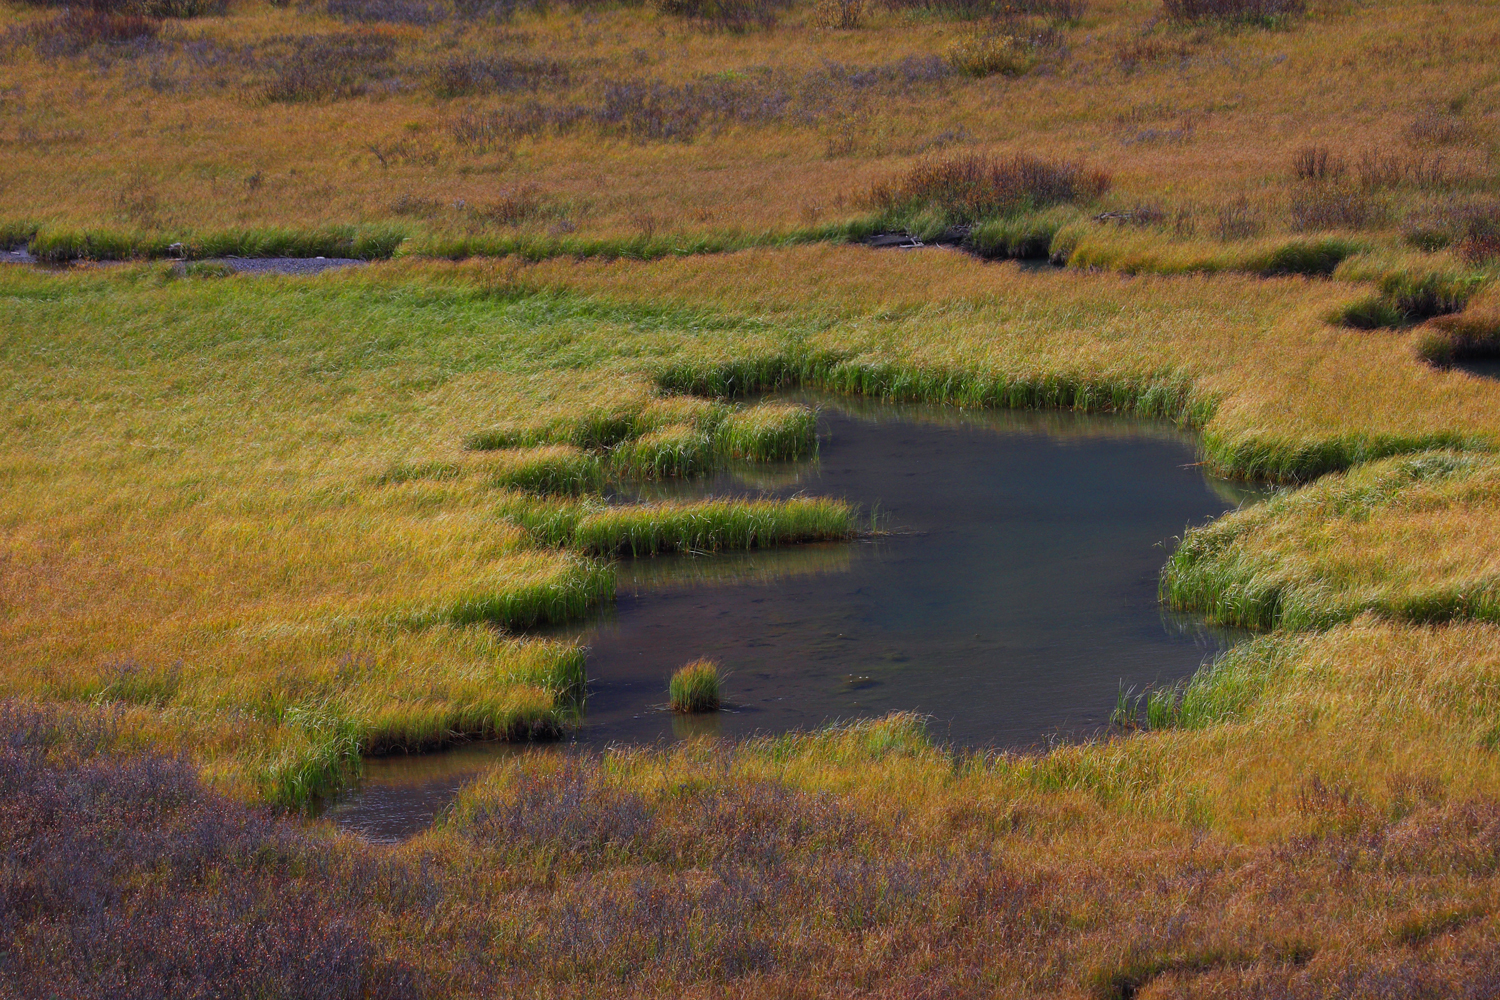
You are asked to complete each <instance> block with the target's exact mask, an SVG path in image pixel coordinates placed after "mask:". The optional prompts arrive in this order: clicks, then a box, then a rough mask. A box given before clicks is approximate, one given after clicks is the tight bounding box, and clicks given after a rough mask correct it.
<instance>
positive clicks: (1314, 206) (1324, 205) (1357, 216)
mask: <svg viewBox="0 0 1500 1000" xmlns="http://www.w3.org/2000/svg"><path fill="white" fill-rule="evenodd" d="M1373 211H1374V210H1373V207H1372V206H1371V204H1370V199H1369V196H1368V195H1366V194H1365V193H1364V192H1362V191H1359V190H1353V189H1349V188H1343V187H1333V186H1324V185H1309V186H1306V187H1303V188H1300V189H1299V190H1297V191H1294V192H1293V193H1292V201H1291V213H1292V225H1293V226H1294V227H1295V228H1297V229H1362V228H1364V226H1365V225H1367V224H1368V223H1369V221H1370V218H1371V216H1372V214H1373Z"/></svg>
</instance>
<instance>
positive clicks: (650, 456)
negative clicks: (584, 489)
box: [610, 424, 714, 479]
mask: <svg viewBox="0 0 1500 1000" xmlns="http://www.w3.org/2000/svg"><path fill="white" fill-rule="evenodd" d="M610 463H611V466H612V468H613V469H614V471H615V472H617V473H619V474H620V475H623V476H632V477H635V478H639V479H666V478H669V477H673V476H689V475H693V474H695V473H700V472H706V471H708V470H709V469H711V468H713V465H714V452H713V443H712V441H711V440H710V438H709V436H708V435H707V434H705V433H703V432H702V431H700V430H699V429H698V428H696V427H694V426H692V425H691V424H672V425H669V426H667V427H663V428H661V429H660V430H654V431H651V432H650V433H648V434H642V435H641V436H640V437H638V438H633V439H632V440H629V441H625V442H622V443H621V444H620V445H619V446H618V447H616V448H615V449H614V451H613V452H611V454H610Z"/></svg>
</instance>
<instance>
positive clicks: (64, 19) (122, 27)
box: [20, 8, 161, 59]
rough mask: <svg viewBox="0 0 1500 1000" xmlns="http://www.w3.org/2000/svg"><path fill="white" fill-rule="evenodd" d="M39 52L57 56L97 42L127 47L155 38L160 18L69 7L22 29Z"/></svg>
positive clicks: (76, 51) (45, 55) (66, 54)
mask: <svg viewBox="0 0 1500 1000" xmlns="http://www.w3.org/2000/svg"><path fill="white" fill-rule="evenodd" d="M20 34H21V35H22V37H23V40H24V42H27V43H29V44H31V45H33V46H35V48H36V52H37V55H39V56H42V57H43V58H50V59H56V58H61V57H64V56H76V55H79V54H81V53H83V52H86V51H88V50H89V49H92V48H95V47H96V46H103V47H106V48H110V49H124V48H129V47H131V46H140V45H142V44H143V43H149V42H152V41H154V40H155V39H156V38H157V36H158V35H160V34H161V22H160V21H155V20H152V19H151V18H147V17H142V16H141V15H139V14H114V13H109V12H106V11H99V10H90V9H88V8H69V9H67V10H65V11H63V12H62V13H61V14H59V15H57V16H56V17H54V18H52V19H51V20H50V21H43V22H41V23H39V24H34V25H31V26H29V27H28V28H27V29H26V30H25V31H24V32H21V33H20Z"/></svg>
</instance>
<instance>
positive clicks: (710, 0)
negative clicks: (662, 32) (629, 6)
mask: <svg viewBox="0 0 1500 1000" xmlns="http://www.w3.org/2000/svg"><path fill="white" fill-rule="evenodd" d="M791 6H792V0H656V9H657V10H658V11H660V12H661V13H663V14H667V15H669V16H671V17H681V18H685V19H687V20H690V21H695V22H697V23H699V24H701V25H704V26H705V27H709V28H713V29H716V30H720V31H728V32H731V33H733V34H743V33H744V32H747V31H755V30H757V29H759V30H766V29H769V28H774V27H775V26H776V22H777V21H778V20H780V18H781V15H782V14H784V13H785V12H786V11H787V10H789V9H791Z"/></svg>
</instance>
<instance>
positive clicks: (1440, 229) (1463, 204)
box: [1402, 198, 1500, 263]
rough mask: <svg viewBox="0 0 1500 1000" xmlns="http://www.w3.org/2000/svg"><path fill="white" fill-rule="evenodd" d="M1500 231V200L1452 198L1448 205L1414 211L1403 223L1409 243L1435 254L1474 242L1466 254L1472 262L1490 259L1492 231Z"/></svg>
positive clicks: (1403, 229) (1403, 231) (1464, 253)
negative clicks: (1489, 250)
mask: <svg viewBox="0 0 1500 1000" xmlns="http://www.w3.org/2000/svg"><path fill="white" fill-rule="evenodd" d="M1497 230H1500V202H1496V201H1491V200H1487V199H1485V200H1477V201H1476V200H1460V199H1453V198H1450V199H1448V200H1447V202H1446V203H1445V204H1441V205H1438V206H1436V207H1434V208H1431V209H1428V210H1425V211H1422V212H1417V213H1414V214H1412V215H1410V216H1408V217H1407V219H1406V221H1405V222H1404V223H1403V224H1402V233H1403V235H1404V237H1405V239H1406V242H1407V243H1409V244H1411V245H1412V246H1414V247H1416V248H1417V249H1419V250H1424V251H1426V252H1428V253H1432V252H1434V251H1438V250H1445V249H1447V248H1449V247H1454V246H1460V245H1462V244H1464V243H1465V242H1467V241H1471V240H1472V243H1471V244H1470V246H1469V248H1468V252H1462V251H1461V253H1462V256H1464V257H1465V258H1466V259H1468V260H1469V261H1470V262H1471V263H1483V262H1484V260H1486V259H1487V258H1488V254H1487V252H1486V251H1487V246H1488V244H1489V243H1490V241H1491V239H1492V237H1491V235H1490V234H1492V233H1494V232H1496V231H1497Z"/></svg>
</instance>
